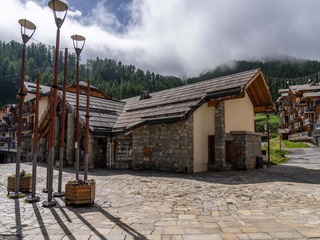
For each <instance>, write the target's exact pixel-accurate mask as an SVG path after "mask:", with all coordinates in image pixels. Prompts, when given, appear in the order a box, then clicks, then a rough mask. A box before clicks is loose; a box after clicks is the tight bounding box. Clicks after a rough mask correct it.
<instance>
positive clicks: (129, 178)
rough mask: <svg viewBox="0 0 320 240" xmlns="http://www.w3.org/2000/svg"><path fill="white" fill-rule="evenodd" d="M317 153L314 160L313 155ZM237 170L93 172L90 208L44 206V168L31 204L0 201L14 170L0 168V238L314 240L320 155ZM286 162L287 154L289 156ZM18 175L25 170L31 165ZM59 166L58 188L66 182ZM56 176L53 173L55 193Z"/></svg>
mask: <svg viewBox="0 0 320 240" xmlns="http://www.w3.org/2000/svg"><path fill="white" fill-rule="evenodd" d="M317 154H318V155H317ZM317 154H316V155H313V156H316V157H315V158H314V159H318V162H317V161H314V162H313V163H312V164H311V163H310V164H307V163H306V162H304V163H303V167H301V166H300V165H299V164H300V163H299V161H298V163H295V161H296V160H297V158H296V159H295V161H291V162H289V163H287V164H283V165H280V166H272V167H271V168H266V167H265V168H263V169H255V170H250V171H240V172H234V171H231V172H209V173H198V174H189V175H185V174H173V173H163V172H150V171H111V170H103V169H100V170H93V171H90V172H89V174H90V175H89V177H90V178H94V179H96V181H97V186H96V201H95V203H94V205H92V206H90V207H77V208H75V207H72V206H66V205H65V203H64V199H63V198H55V200H56V201H57V205H56V206H55V207H51V208H44V207H43V206H42V202H43V201H45V200H47V194H45V193H42V192H41V189H42V188H44V187H45V179H46V168H45V165H39V166H38V167H37V173H38V175H37V193H38V196H40V197H41V200H40V202H38V203H33V204H30V203H25V202H24V199H19V200H13V199H8V198H7V197H6V194H7V191H6V183H7V176H8V175H9V174H11V173H14V172H15V164H2V165H0V176H1V177H0V201H1V206H0V239H90V240H95V239H110V240H118V239H119V240H120V239H121V240H123V239H125V240H130V239H150V240H169V239H172V240H198V239H199V240H207V239H208V240H212V239H252V240H255V239H320V188H319V183H320V153H317ZM291 157H292V156H291ZM21 169H24V170H26V171H29V172H31V164H29V163H24V164H22V165H21ZM74 177H75V174H74V170H73V168H65V169H64V172H63V182H64V183H65V182H66V181H67V180H68V179H70V178H74ZM57 179H58V171H57V169H55V172H54V189H57Z"/></svg>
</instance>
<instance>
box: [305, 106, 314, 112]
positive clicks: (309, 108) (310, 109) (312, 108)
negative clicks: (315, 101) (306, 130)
mask: <svg viewBox="0 0 320 240" xmlns="http://www.w3.org/2000/svg"><path fill="white" fill-rule="evenodd" d="M314 109H315V108H314V106H311V107H310V106H306V107H304V113H313V112H314Z"/></svg>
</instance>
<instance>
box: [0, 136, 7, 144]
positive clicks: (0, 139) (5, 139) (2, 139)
mask: <svg viewBox="0 0 320 240" xmlns="http://www.w3.org/2000/svg"><path fill="white" fill-rule="evenodd" d="M0 142H1V143H4V142H9V137H2V136H1V137H0Z"/></svg>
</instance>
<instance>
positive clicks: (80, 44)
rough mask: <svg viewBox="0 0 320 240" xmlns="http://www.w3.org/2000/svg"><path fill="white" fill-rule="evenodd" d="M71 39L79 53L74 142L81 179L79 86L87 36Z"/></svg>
mask: <svg viewBox="0 0 320 240" xmlns="http://www.w3.org/2000/svg"><path fill="white" fill-rule="evenodd" d="M71 39H72V40H73V46H74V50H75V51H76V55H77V73H76V78H77V79H76V85H77V86H76V87H77V94H76V95H77V96H76V132H75V134H76V139H75V143H74V148H75V163H76V179H77V180H78V179H79V155H80V146H79V145H80V126H79V118H80V116H79V94H80V88H79V75H80V73H79V62H80V54H81V51H82V49H83V47H84V44H85V41H86V38H85V37H83V36H81V35H77V34H75V35H72V36H71Z"/></svg>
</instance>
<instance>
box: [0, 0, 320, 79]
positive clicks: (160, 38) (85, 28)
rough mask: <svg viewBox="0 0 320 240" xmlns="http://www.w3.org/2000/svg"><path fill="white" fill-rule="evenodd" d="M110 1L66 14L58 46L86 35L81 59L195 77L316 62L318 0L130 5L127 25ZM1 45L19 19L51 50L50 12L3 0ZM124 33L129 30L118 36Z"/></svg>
mask: <svg viewBox="0 0 320 240" xmlns="http://www.w3.org/2000/svg"><path fill="white" fill-rule="evenodd" d="M106 5H108V0H103V1H98V3H97V5H93V6H92V9H91V12H90V13H89V14H87V15H86V16H84V13H83V12H81V11H80V10H77V9H76V8H77V7H76V6H75V7H76V8H75V9H70V11H69V13H68V17H67V19H66V21H65V23H64V25H63V26H62V28H61V44H60V47H70V48H72V41H71V39H70V36H71V35H72V34H75V33H77V34H81V35H84V36H86V38H87V41H86V46H85V49H84V50H83V53H82V59H83V61H85V59H86V58H96V56H99V57H100V58H105V57H107V58H114V59H116V60H119V61H122V62H124V63H127V64H135V65H136V66H137V67H140V68H143V69H145V70H147V69H149V70H151V71H154V72H157V73H161V74H173V75H179V76H184V75H187V76H194V75H197V74H199V73H200V72H202V71H203V70H204V69H207V68H212V67H215V66H217V65H220V64H223V63H225V62H229V61H232V60H239V59H252V58H256V59H258V58H264V57H272V56H275V55H290V56H294V57H298V58H311V59H319V54H320V52H319V51H318V45H319V44H318V42H317V40H318V39H319V33H318V32H319V31H318V29H319V27H318V23H319V22H320V21H319V20H320V19H319V14H318V12H317V9H319V7H320V2H319V1H317V0H308V1H300V0H282V1H277V0H259V1H256V0H241V1H238V0H214V1H213V0H199V1H194V0H174V1H172V0H161V1H153V0H133V2H132V3H131V4H129V5H126V6H123V5H122V6H120V7H126V8H128V9H127V10H128V11H130V13H131V17H132V19H131V21H130V22H129V24H128V25H127V26H124V25H123V23H122V22H120V21H119V20H118V19H117V17H116V15H115V14H114V12H113V11H112V10H111V9H110V8H106V7H105V6H106ZM0 7H1V9H7V11H4V12H3V13H2V14H1V15H0V21H1V22H5V23H6V24H4V26H2V27H1V28H0V36H1V40H5V41H10V40H16V41H21V40H20V30H19V26H18V23H17V21H18V19H19V18H27V19H29V20H31V21H33V22H34V23H35V24H36V25H37V32H36V34H35V36H34V38H35V39H37V40H39V41H41V42H43V43H46V44H51V45H54V43H55V35H56V32H55V29H56V27H55V25H54V20H53V16H52V12H51V10H50V9H49V8H48V7H47V5H46V4H44V3H43V1H42V0H39V1H28V0H24V1H23V3H22V2H21V1H19V0H10V1H6V0H0ZM119 29H122V30H123V29H126V31H119Z"/></svg>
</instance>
